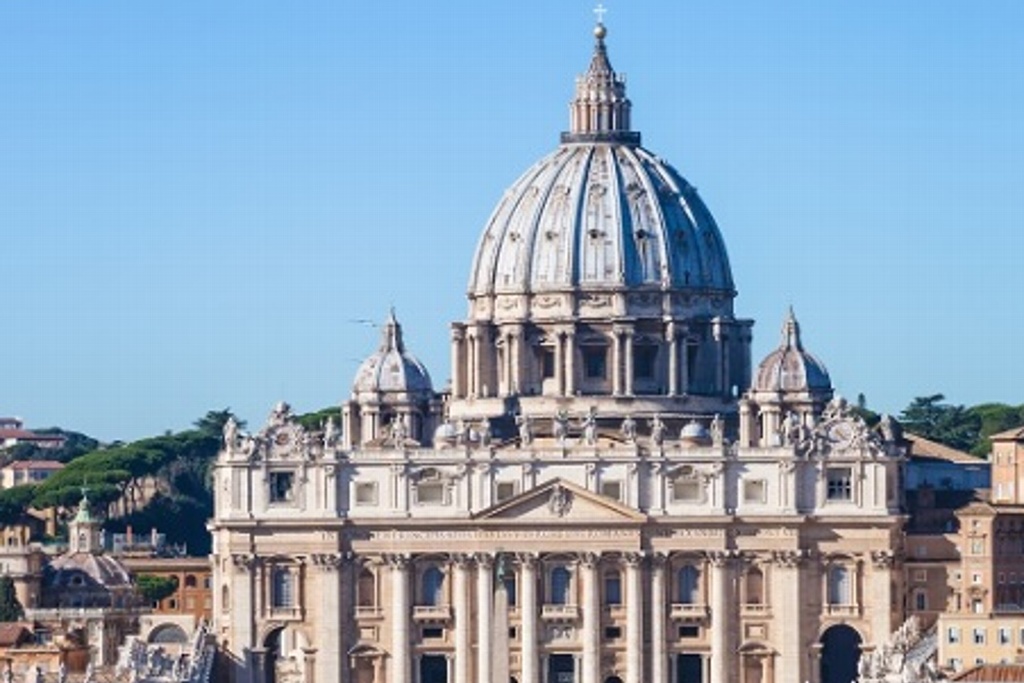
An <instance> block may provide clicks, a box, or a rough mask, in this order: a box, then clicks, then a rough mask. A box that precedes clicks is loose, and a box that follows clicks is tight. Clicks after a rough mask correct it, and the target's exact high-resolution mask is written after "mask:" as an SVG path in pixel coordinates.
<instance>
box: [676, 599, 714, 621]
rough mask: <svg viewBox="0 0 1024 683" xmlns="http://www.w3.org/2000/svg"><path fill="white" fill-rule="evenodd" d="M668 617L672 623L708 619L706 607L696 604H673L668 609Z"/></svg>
mask: <svg viewBox="0 0 1024 683" xmlns="http://www.w3.org/2000/svg"><path fill="white" fill-rule="evenodd" d="M668 615H669V618H670V619H672V620H673V621H701V620H703V619H707V617H708V606H707V605H703V604H698V603H681V602H673V603H672V604H671V606H670V607H669V613H668Z"/></svg>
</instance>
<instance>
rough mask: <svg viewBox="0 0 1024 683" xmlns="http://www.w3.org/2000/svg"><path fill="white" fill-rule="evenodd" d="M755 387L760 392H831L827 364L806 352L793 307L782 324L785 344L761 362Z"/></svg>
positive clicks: (782, 343)
mask: <svg viewBox="0 0 1024 683" xmlns="http://www.w3.org/2000/svg"><path fill="white" fill-rule="evenodd" d="M753 388H754V390H755V391H758V392H788V393H793V392H831V391H832V380H831V378H830V377H829V376H828V370H826V369H825V364H824V363H822V362H821V361H820V360H818V359H817V358H815V357H814V356H813V355H811V354H810V353H808V352H807V351H805V350H804V346H803V343H802V342H801V341H800V323H798V322H797V320H796V316H795V315H794V314H793V309H792V308H791V309H790V310H789V314H788V315H787V316H786V320H785V322H784V323H783V324H782V342H781V343H780V344H779V347H778V348H777V349H775V350H774V351H772V352H771V353H769V354H768V355H767V356H766V357H765V359H764V360H763V361H761V365H759V366H758V368H757V379H756V380H755V382H754V387H753Z"/></svg>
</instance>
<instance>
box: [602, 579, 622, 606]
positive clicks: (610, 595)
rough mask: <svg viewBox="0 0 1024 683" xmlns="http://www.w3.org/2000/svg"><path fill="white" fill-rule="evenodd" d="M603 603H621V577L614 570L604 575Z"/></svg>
mask: <svg viewBox="0 0 1024 683" xmlns="http://www.w3.org/2000/svg"><path fill="white" fill-rule="evenodd" d="M604 603H605V604H606V605H621V604H622V579H621V577H620V576H619V573H618V572H616V571H612V572H608V573H607V574H605V575H604Z"/></svg>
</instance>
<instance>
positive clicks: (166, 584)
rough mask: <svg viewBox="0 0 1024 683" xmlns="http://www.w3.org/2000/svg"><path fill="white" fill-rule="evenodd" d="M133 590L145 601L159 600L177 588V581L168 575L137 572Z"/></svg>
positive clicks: (171, 593)
mask: <svg viewBox="0 0 1024 683" xmlns="http://www.w3.org/2000/svg"><path fill="white" fill-rule="evenodd" d="M135 590H137V591H138V592H139V595H141V596H142V599H143V600H145V601H146V602H147V603H153V602H160V601H161V600H163V599H164V598H166V597H169V596H171V595H173V594H174V591H176V590H178V581H177V579H175V578H173V577H169V576H156V575H154V574H139V575H138V576H136V577H135Z"/></svg>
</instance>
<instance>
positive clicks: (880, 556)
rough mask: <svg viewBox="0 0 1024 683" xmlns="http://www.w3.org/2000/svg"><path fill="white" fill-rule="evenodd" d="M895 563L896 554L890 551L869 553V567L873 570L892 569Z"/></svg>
mask: <svg viewBox="0 0 1024 683" xmlns="http://www.w3.org/2000/svg"><path fill="white" fill-rule="evenodd" d="M895 562H896V554H895V553H893V552H892V551H891V550H873V551H871V566H872V567H873V568H874V569H892V567H893V564H895Z"/></svg>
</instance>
